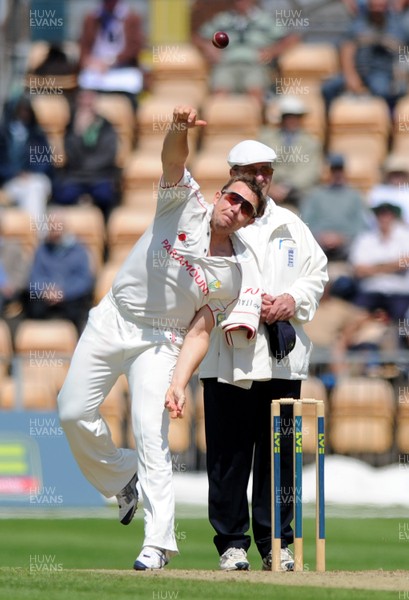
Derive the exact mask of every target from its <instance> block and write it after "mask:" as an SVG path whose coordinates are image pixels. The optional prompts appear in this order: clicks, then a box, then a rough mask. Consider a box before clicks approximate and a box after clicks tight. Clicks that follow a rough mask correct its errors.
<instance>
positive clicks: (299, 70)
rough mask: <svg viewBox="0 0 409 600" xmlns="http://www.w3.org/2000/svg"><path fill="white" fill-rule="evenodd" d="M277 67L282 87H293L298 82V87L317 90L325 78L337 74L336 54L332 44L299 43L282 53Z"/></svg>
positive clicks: (337, 61) (337, 62)
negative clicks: (282, 81)
mask: <svg viewBox="0 0 409 600" xmlns="http://www.w3.org/2000/svg"><path fill="white" fill-rule="evenodd" d="M278 67H279V72H280V75H279V78H281V79H282V80H284V83H282V84H281V85H282V87H285V88H288V87H290V86H294V85H296V83H297V82H298V80H300V83H299V84H298V85H300V86H304V87H308V88H310V89H313V88H319V87H320V85H321V82H322V81H323V80H324V79H325V78H327V77H331V76H333V75H335V74H336V73H338V71H339V60H338V52H337V49H336V47H335V45H334V44H332V43H327V42H321V43H312V42H310V43H308V42H300V43H299V44H297V45H296V46H294V47H293V48H290V49H289V50H287V51H286V52H283V54H282V55H281V56H280V57H279V59H278ZM288 80H290V81H288ZM288 93H292V92H288Z"/></svg>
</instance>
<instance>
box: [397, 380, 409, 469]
mask: <svg viewBox="0 0 409 600" xmlns="http://www.w3.org/2000/svg"><path fill="white" fill-rule="evenodd" d="M404 389H405V393H404V394H399V399H398V408H397V414H396V447H397V450H398V452H399V453H403V454H409V393H408V388H404ZM407 468H409V467H407Z"/></svg>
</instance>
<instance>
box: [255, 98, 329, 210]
mask: <svg viewBox="0 0 409 600" xmlns="http://www.w3.org/2000/svg"><path fill="white" fill-rule="evenodd" d="M306 113H307V108H306V106H305V104H304V102H302V100H300V99H299V98H297V97H295V96H283V98H282V100H281V101H280V102H279V115H280V123H279V125H278V127H277V128H273V127H272V126H271V125H266V126H263V127H262V128H261V130H260V134H259V136H258V139H259V140H260V141H261V142H263V143H264V144H266V145H267V146H270V147H271V148H273V149H274V150H275V151H276V153H277V166H276V169H275V172H274V178H273V181H272V184H271V186H270V190H269V196H270V197H271V198H274V200H275V202H277V203H278V204H283V203H285V204H289V205H293V206H294V207H296V208H297V207H298V206H299V202H300V198H301V196H302V194H303V193H305V192H306V191H308V190H309V189H310V188H311V187H312V186H313V185H315V184H317V183H318V182H319V179H320V175H321V169H322V145H321V142H320V141H319V140H318V139H317V138H315V137H314V136H313V135H311V134H310V133H308V132H307V131H305V129H304V128H303V116H304V115H305V114H306Z"/></svg>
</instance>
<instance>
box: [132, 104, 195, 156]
mask: <svg viewBox="0 0 409 600" xmlns="http://www.w3.org/2000/svg"><path fill="white" fill-rule="evenodd" d="M178 104H181V100H180V99H179V100H178V99H175V96H174V95H173V94H172V95H166V96H164V95H160V96H151V97H149V98H146V99H145V100H144V101H143V102H141V104H140V106H139V108H138V112H137V116H136V121H137V122H136V129H137V149H138V150H139V151H140V152H141V153H143V152H146V151H150V153H153V155H154V158H156V159H159V161H160V153H161V149H162V144H163V140H164V137H165V135H166V132H167V131H168V129H169V124H170V123H171V122H172V118H173V109H174V108H175V106H177V105H178ZM183 104H184V102H183ZM199 135H200V131H199V128H198V127H195V128H193V129H191V130H190V131H189V153H190V155H191V156H192V155H193V153H194V152H195V150H196V146H197V143H198V137H199Z"/></svg>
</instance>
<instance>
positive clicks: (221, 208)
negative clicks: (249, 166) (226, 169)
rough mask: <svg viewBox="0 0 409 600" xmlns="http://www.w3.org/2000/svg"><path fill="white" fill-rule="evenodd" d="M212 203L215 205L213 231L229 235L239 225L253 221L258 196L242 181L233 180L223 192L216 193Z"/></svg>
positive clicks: (245, 224)
mask: <svg viewBox="0 0 409 600" xmlns="http://www.w3.org/2000/svg"><path fill="white" fill-rule="evenodd" d="M229 192H230V193H229ZM243 201H244V202H243ZM213 204H214V205H215V206H214V211H213V215H212V229H213V231H214V232H216V233H221V232H224V233H227V234H228V235H230V234H231V233H233V232H234V231H237V230H238V229H240V228H241V227H246V226H247V225H250V223H253V221H254V218H255V214H256V213H257V208H258V198H257V196H256V194H255V193H254V192H252V191H251V190H250V189H249V188H248V187H247V185H246V184H245V183H244V182H243V181H235V182H234V183H232V184H231V185H230V186H229V189H228V191H227V190H226V192H225V193H223V192H217V193H216V195H215V197H214V201H213ZM249 204H250V205H251V206H249ZM250 213H251V214H250Z"/></svg>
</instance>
